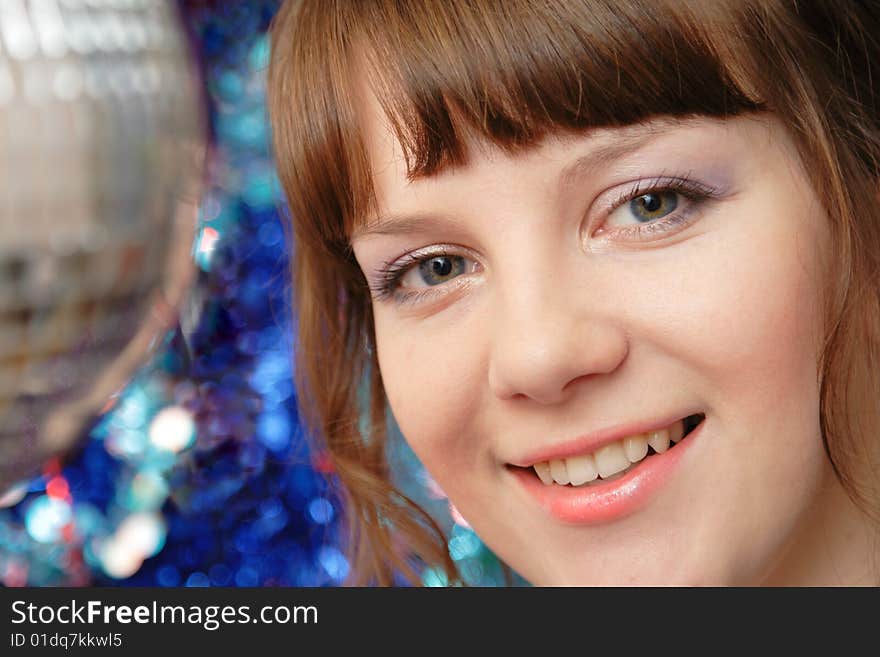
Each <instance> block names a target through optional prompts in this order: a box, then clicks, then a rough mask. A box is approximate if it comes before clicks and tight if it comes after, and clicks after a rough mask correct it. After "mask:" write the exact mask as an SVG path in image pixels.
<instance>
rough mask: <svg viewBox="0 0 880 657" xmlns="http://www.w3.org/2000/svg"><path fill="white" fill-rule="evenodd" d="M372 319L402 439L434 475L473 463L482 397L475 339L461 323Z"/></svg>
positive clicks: (480, 359) (390, 402)
mask: <svg viewBox="0 0 880 657" xmlns="http://www.w3.org/2000/svg"><path fill="white" fill-rule="evenodd" d="M443 319H444V318H443V317H431V318H429V319H428V320H423V321H420V322H414V321H400V320H395V319H394V318H385V317H381V316H376V340H377V348H378V359H379V367H380V369H381V371H382V380H383V384H384V387H385V393H386V395H387V397H388V403H389V405H390V407H391V410H392V413H393V414H394V418H395V420H396V421H397V424H398V426H399V427H400V430H401V432H402V433H403V436H404V438H405V439H406V441H407V442H408V443H409V445H410V447H411V448H412V449H413V451H414V452H415V453H416V455H417V456H418V457H419V458H420V459H421V460H422V462H423V463H424V464H425V466H426V467H427V468H428V469H429V470H431V472H432V475H433V476H434V477H435V478H437V479H438V480H440V479H441V478H442V473H443V471H445V470H448V469H456V470H458V469H459V468H460V467H461V465H462V464H466V463H468V462H471V461H472V458H473V456H474V454H476V453H477V451H478V450H479V448H480V446H479V445H478V444H476V442H475V441H474V440H473V436H472V433H473V430H472V426H473V425H472V421H473V420H475V419H476V418H477V417H478V413H479V410H478V406H479V404H480V400H481V399H482V391H481V389H480V381H481V378H480V375H479V363H480V362H482V360H483V359H482V358H481V356H480V349H479V347H478V340H477V336H475V335H474V334H473V332H472V331H468V330H467V329H466V327H464V326H463V325H462V324H463V323H462V322H455V321H452V319H451V318H447V319H449V320H450V321H446V322H444V321H442V320H443Z"/></svg>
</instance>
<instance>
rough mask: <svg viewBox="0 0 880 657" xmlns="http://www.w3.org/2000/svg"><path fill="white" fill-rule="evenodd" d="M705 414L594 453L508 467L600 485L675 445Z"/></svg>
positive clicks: (554, 480) (566, 482)
mask: <svg viewBox="0 0 880 657" xmlns="http://www.w3.org/2000/svg"><path fill="white" fill-rule="evenodd" d="M705 418H706V416H705V414H703V413H697V414H694V415H689V416H687V417H686V418H684V419H681V420H677V421H676V422H673V423H672V424H671V425H669V426H668V427H665V428H663V429H659V430H657V431H650V432H648V433H643V434H637V435H634V436H627V437H626V438H622V439H621V440H618V441H615V442H613V443H609V444H607V445H603V446H602V447H600V448H599V449H597V450H596V451H595V452H592V453H590V454H580V455H577V456H571V457H568V458H564V459H554V460H551V461H543V462H540V463H535V464H534V465H532V466H529V467H528V468H523V467H520V466H514V465H510V466H508V467H510V468H513V469H515V470H525V471H530V472H531V473H532V474H533V475H534V476H536V477H537V478H539V479H540V480H541V481H542V482H543V483H544V484H545V485H546V486H567V487H569V488H580V487H588V486H591V485H597V484H601V483H603V482H608V481H613V480H614V479H618V478H620V477H623V476H624V475H626V474H627V473H628V472H630V471H631V470H633V469H634V468H636V467H637V466H638V465H639V464H641V463H642V462H644V461H646V460H648V459H650V458H652V457H653V456H655V455H657V454H663V453H665V452H667V451H669V450H671V449H675V448H676V447H677V446H678V444H679V443H680V442H681V441H683V440H685V439H686V438H687V437H688V435H690V434H691V433H692V432H693V431H694V429H696V428H697V427H698V426H699V425H700V423H701V422H702V421H703V420H705Z"/></svg>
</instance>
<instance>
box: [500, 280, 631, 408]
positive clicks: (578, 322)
mask: <svg viewBox="0 0 880 657" xmlns="http://www.w3.org/2000/svg"><path fill="white" fill-rule="evenodd" d="M529 288H530V289H529V290H522V291H518V292H516V293H515V294H509V295H507V298H505V299H499V303H498V305H497V306H496V310H497V312H496V313H494V315H493V322H494V324H493V331H492V344H491V348H490V361H489V385H490V388H491V389H492V392H493V393H494V394H495V396H496V397H498V398H499V399H505V400H506V399H515V398H529V399H532V400H534V401H536V402H538V403H541V404H555V403H559V402H561V401H564V400H565V399H566V398H567V397H568V395H569V392H570V390H571V388H572V387H573V386H572V384H573V383H574V382H575V381H577V380H579V379H582V378H585V377H589V376H591V375H596V374H608V373H610V372H613V371H614V370H615V369H617V367H618V366H619V365H620V364H621V363H622V362H623V361H624V359H625V358H626V355H627V352H628V348H629V345H628V340H627V337H626V335H625V333H624V331H623V330H622V329H621V328H620V327H618V326H615V324H614V323H613V321H612V320H611V319H610V318H608V317H602V316H601V315H599V314H597V313H596V312H595V309H594V308H592V305H593V304H592V303H591V301H589V300H588V298H585V297H584V296H583V295H584V294H590V292H589V291H587V292H583V291H578V290H576V289H567V290H566V289H563V290H560V289H559V287H558V285H557V284H556V283H555V282H553V281H548V285H546V286H542V285H530V286H529ZM548 288H552V291H551V290H550V289H548Z"/></svg>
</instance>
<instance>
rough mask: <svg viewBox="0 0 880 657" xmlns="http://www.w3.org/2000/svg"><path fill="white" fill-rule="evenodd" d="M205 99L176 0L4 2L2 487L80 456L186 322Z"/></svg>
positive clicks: (0, 38)
mask: <svg viewBox="0 0 880 657" xmlns="http://www.w3.org/2000/svg"><path fill="white" fill-rule="evenodd" d="M200 107H201V105H200V103H199V95H198V83H197V79H196V75H195V69H194V66H193V61H192V59H191V57H190V55H189V50H188V45H187V43H186V40H185V36H184V33H183V28H182V25H181V23H180V22H179V16H178V13H177V11H176V8H175V6H174V4H173V2H165V1H163V0H0V494H2V492H3V489H4V488H5V487H7V486H8V485H10V484H12V483H14V482H16V481H18V480H21V479H23V478H25V477H28V476H31V475H33V474H35V473H37V472H39V470H40V467H41V466H42V465H43V464H44V463H46V462H47V461H48V460H49V459H53V458H55V457H58V458H62V459H63V458H64V457H65V456H66V455H69V454H71V453H72V452H73V451H74V450H75V449H76V447H77V445H78V444H79V443H80V441H81V439H82V438H83V436H84V434H85V432H86V431H87V430H88V429H89V428H90V426H92V424H93V423H94V420H95V419H96V418H97V417H99V416H100V414H101V413H102V412H104V411H106V409H108V408H109V407H110V406H111V405H112V400H113V398H114V396H115V395H116V393H118V392H119V391H120V390H121V389H122V388H123V387H124V386H125V384H126V382H127V381H128V380H129V379H130V378H131V376H132V375H133V374H134V373H135V371H136V370H137V368H138V367H140V366H141V365H143V364H144V363H145V362H146V360H147V359H148V357H149V356H150V355H151V353H152V352H153V351H154V350H155V348H156V347H157V346H158V343H159V342H160V338H162V337H163V336H164V335H166V334H167V331H168V330H169V329H170V328H171V327H173V326H174V324H175V321H176V311H177V310H179V308H180V304H181V303H182V301H183V300H184V298H185V296H186V290H187V286H188V284H189V281H190V280H191V277H192V265H191V263H192V259H191V257H190V251H191V246H192V238H193V230H194V227H195V221H196V207H197V199H198V191H199V187H198V186H199V183H200V180H201V159H200V158H201V157H202V156H203V151H204V149H203V145H202V142H201V138H202V133H203V131H202V125H203V116H202V113H201V110H200Z"/></svg>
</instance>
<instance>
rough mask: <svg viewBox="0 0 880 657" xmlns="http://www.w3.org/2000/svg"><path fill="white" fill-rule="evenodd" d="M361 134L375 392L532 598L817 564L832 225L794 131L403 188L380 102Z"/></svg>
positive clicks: (595, 134) (740, 125) (598, 154)
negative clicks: (369, 201) (824, 288)
mask: <svg viewBox="0 0 880 657" xmlns="http://www.w3.org/2000/svg"><path fill="white" fill-rule="evenodd" d="M364 116H365V117H366V118H367V120H366V121H365V124H366V125H365V129H366V132H365V134H366V135H367V138H368V146H369V149H370V157H371V164H372V166H373V171H374V176H375V179H374V181H375V188H376V193H377V196H378V203H379V209H380V216H379V217H377V218H375V219H376V221H377V222H378V223H377V224H376V225H372V226H371V227H369V228H365V229H362V230H361V231H359V232H358V233H357V234H356V235H355V236H353V240H352V243H353V247H354V251H355V254H356V256H357V260H358V262H359V264H360V266H361V268H362V269H363V271H364V273H365V275H366V278H367V280H368V282H369V284H370V286H371V288H372V289H373V311H374V317H375V331H376V342H377V349H378V358H379V363H380V367H381V372H382V377H383V381H384V385H385V389H386V391H387V395H388V398H389V402H390V405H391V409H392V411H393V413H394V416H395V418H396V420H397V422H398V424H399V426H400V428H401V430H402V432H403V434H404V436H405V437H406V439H407V441H408V442H409V443H410V445H411V446H412V448H413V449H414V451H415V452H416V454H417V455H418V456H419V457H420V459H421V460H422V462H423V463H424V464H425V466H426V467H427V469H428V471H429V472H430V474H431V475H432V476H433V477H434V479H435V480H436V481H437V482H438V483H439V485H440V486H441V487H442V488H443V489H444V490H445V492H446V493H447V494H448V495H449V498H450V500H451V501H452V502H453V503H454V504H455V505H456V507H457V508H458V510H459V511H460V512H461V514H462V515H463V516H464V518H465V519H466V520H467V521H468V522H469V523H470V525H471V526H472V527H473V528H474V530H475V531H476V532H477V533H478V534H479V535H480V537H481V538H482V539H483V540H484V541H485V542H486V543H487V544H488V545H489V547H491V548H492V549H493V550H494V551H495V552H496V553H497V554H498V555H499V556H500V557H501V558H503V559H504V560H505V561H507V562H508V563H509V564H510V565H511V566H513V568H514V569H516V570H517V571H518V572H520V573H521V574H522V575H523V576H524V577H526V578H527V579H528V580H530V581H531V582H533V583H535V584H610V585H627V584H647V585H654V584H713V585H714V584H718V585H723V584H751V583H758V582H761V581H765V580H767V579H768V578H771V577H773V576H774V575H778V574H779V573H780V572H783V571H785V569H786V568H788V569H789V570H791V568H792V565H791V564H792V563H794V561H796V560H797V559H801V560H802V559H803V558H804V556H803V550H805V549H807V546H808V543H809V542H810V541H812V540H813V539H814V538H815V536H817V535H819V534H821V532H818V531H813V529H814V528H815V526H816V522H817V518H819V517H820V516H821V517H827V515H828V513H829V510H828V508H827V506H828V505H829V504H832V503H834V504H838V503H839V502H840V496H839V495H826V494H823V491H824V490H826V487H829V486H834V485H835V484H834V483H829V482H833V477H831V476H830V466H829V464H828V461H827V459H826V457H825V455H824V451H823V446H822V441H821V436H820V430H819V390H818V385H817V375H816V371H817V369H816V357H817V353H818V351H819V344H820V336H821V320H820V307H821V306H820V298H819V293H818V289H819V286H820V283H821V281H823V280H824V273H823V271H824V270H823V264H822V263H823V253H824V251H823V247H824V246H825V244H826V232H825V231H826V225H825V224H826V222H827V217H826V215H825V213H824V211H823V209H822V207H821V205H820V203H819V201H818V200H817V197H816V194H815V193H814V191H813V189H812V188H811V186H810V185H809V184H808V182H807V179H806V176H805V174H804V172H803V170H802V168H801V166H800V164H799V160H798V158H797V156H796V154H795V150H794V146H793V144H792V142H791V141H790V139H789V138H788V137H787V136H786V133H785V132H784V130H783V129H782V128H781V127H780V125H779V124H778V123H776V122H775V121H774V120H772V119H768V118H766V117H765V118H763V119H760V120H759V119H756V118H736V119H729V120H715V119H709V118H696V119H689V120H680V121H671V120H657V121H653V122H651V123H647V124H644V125H637V126H631V127H626V128H619V129H598V130H595V131H592V132H589V133H587V134H584V135H582V136H577V137H570V138H565V139H562V138H551V139H547V140H546V141H544V142H542V143H541V144H540V145H539V147H538V148H537V149H535V150H532V151H527V152H524V153H521V154H517V155H515V156H508V155H505V154H503V153H502V152H500V151H497V150H494V149H492V148H491V147H489V146H487V145H485V144H472V148H473V150H472V153H471V160H470V162H469V164H468V166H466V167H464V168H459V169H449V170H444V171H443V172H441V173H440V174H438V175H435V176H432V177H429V178H424V179H417V180H415V181H413V182H409V181H407V178H406V168H405V165H404V159H403V154H402V152H401V150H400V148H399V145H398V143H397V141H396V140H395V138H394V136H393V133H392V132H391V130H390V128H389V127H388V125H387V123H386V122H385V120H384V118H383V115H382V113H381V110H380V109H379V108H378V105H377V103H376V102H375V99H374V98H371V97H370V98H368V100H367V102H366V105H365V114H364ZM694 416H696V419H698V420H702V422H701V423H700V424H699V425H698V427H697V428H696V429H695V430H694V431H692V432H691V433H688V434H687V435H686V436H685V437H684V438H683V439H681V440H678V441H677V442H675V441H676V440H677V439H678V437H679V435H680V434H681V432H682V430H683V429H687V428H688V427H689V426H691V425H690V424H689V423H684V424H683V423H682V420H684V419H685V418H693V417H694ZM664 431H668V432H670V433H671V439H672V440H670V439H669V438H667V436H669V434H667V433H664ZM647 441H650V444H649V445H648V446H646V442H647ZM667 445H669V446H670V447H669V448H667ZM646 450H647V451H646ZM621 471H622V472H623V473H624V474H623V475H620V474H619V473H620V472H621ZM572 480H574V481H572ZM573 483H574V484H577V485H573ZM811 528H812V529H811ZM813 547H815V546H813Z"/></svg>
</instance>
